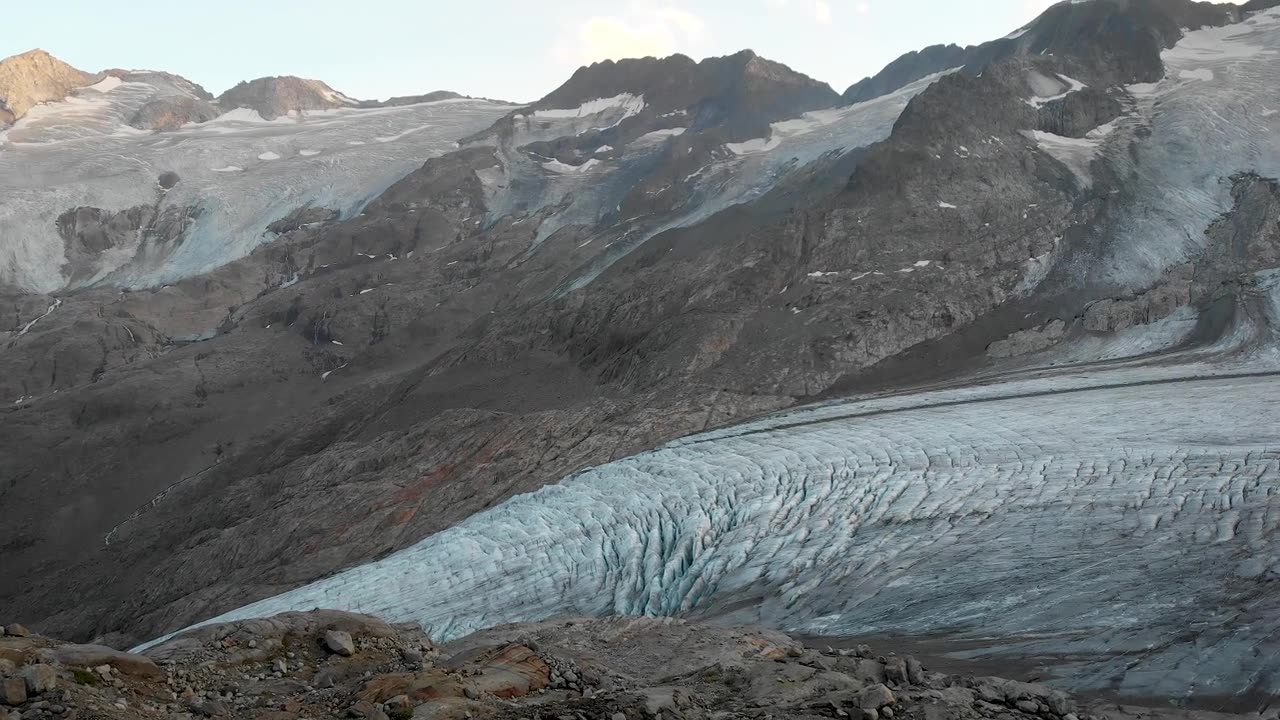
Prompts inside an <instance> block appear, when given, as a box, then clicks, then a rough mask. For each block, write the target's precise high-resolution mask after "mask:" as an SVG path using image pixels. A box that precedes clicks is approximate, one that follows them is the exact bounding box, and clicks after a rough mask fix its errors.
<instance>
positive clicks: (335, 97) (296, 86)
mask: <svg viewBox="0 0 1280 720" xmlns="http://www.w3.org/2000/svg"><path fill="white" fill-rule="evenodd" d="M359 104H360V102H359V101H358V100H353V99H351V98H349V97H347V96H346V95H343V94H342V93H340V92H338V91H337V90H334V89H333V88H331V87H329V86H328V85H326V84H324V83H322V82H320V81H319V80H304V79H302V78H297V77H292V76H284V77H264V78H258V79H257V80H251V81H248V82H241V83H239V84H237V85H236V86H235V87H233V88H231V89H230V90H228V91H226V92H224V93H222V94H221V95H219V96H218V106H219V107H221V108H223V109H224V110H234V109H236V108H248V109H249V110H253V111H255V112H257V113H258V114H259V115H261V116H262V117H263V118H264V119H266V120H275V119H276V118H278V117H281V116H283V115H288V114H289V113H302V112H310V111H314V110H333V109H335V108H342V107H355V106H357V105H359Z"/></svg>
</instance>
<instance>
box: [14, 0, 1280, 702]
mask: <svg viewBox="0 0 1280 720" xmlns="http://www.w3.org/2000/svg"><path fill="white" fill-rule="evenodd" d="M1184 28H1194V29H1184ZM1024 30H1025V32H1022V33H1021V34H1020V35H1018V36H1017V37H1013V38H1005V39H1003V40H998V41H995V43H994V44H988V45H987V46H978V47H979V48H983V47H986V48H987V49H986V50H983V51H982V53H987V54H982V53H978V54H976V55H973V56H972V57H977V58H979V59H978V60H968V59H967V58H968V57H970V55H967V54H966V53H971V52H977V51H971V50H959V51H957V50H955V49H948V48H945V47H944V48H942V49H941V50H933V51H924V52H922V53H919V54H917V55H914V56H912V57H911V58H908V59H905V60H902V61H900V62H898V63H895V64H894V65H892V66H890V69H889V70H886V73H882V74H881V76H880V79H879V80H876V81H875V82H873V83H869V84H867V85H865V86H864V89H863V90H859V91H858V93H856V97H854V98H849V100H850V101H845V100H842V99H841V98H840V97H839V96H837V95H836V94H835V93H834V91H832V90H831V89H830V88H828V87H826V86H824V85H822V84H820V83H817V82H815V81H813V80H811V79H809V78H806V77H804V76H803V75H800V74H798V73H794V72H792V71H790V70H787V69H786V68H785V66H782V65H780V64H777V63H774V62H771V61H767V60H764V59H762V58H759V57H757V56H755V55H754V53H750V52H743V53H739V54H736V55H732V56H729V57H725V58H712V59H708V60H704V61H702V62H698V63H694V62H693V61H692V60H690V59H688V58H684V57H681V56H675V57H672V58H666V59H653V58H650V59H643V60H635V61H623V62H614V63H599V64H596V65H593V66H590V67H587V68H583V69H581V70H579V71H578V72H577V73H575V75H574V76H573V77H572V78H570V79H569V80H568V81H567V82H566V83H565V84H564V85H563V86H562V87H560V88H558V89H557V90H555V91H554V92H552V93H551V94H549V95H548V96H547V97H545V98H542V99H540V100H539V101H538V102H536V103H534V104H533V105H531V106H529V107H521V108H516V107H512V106H508V105H503V104H499V103H491V102H485V101H474V100H467V101H455V100H451V101H448V102H442V103H437V104H431V103H427V104H419V105H411V106H405V107H403V108H392V109H377V110H372V109H362V108H360V107H352V108H351V109H350V110H342V111H341V112H336V113H329V114H322V115H320V116H319V117H316V116H315V114H314V113H312V114H308V113H303V114H302V115H301V117H300V118H298V117H294V118H288V119H285V118H283V116H281V117H277V118H276V119H275V120H274V121H272V120H268V119H266V115H262V111H261V110H260V109H255V113H254V115H260V116H261V118H259V117H256V116H251V115H250V113H240V114H233V115H232V116H231V117H223V118H220V119H217V120H214V121H211V122H209V123H205V124H203V125H201V126H197V127H184V128H183V129H181V130H180V131H178V133H182V134H178V133H174V134H167V135H162V136H159V137H158V138H157V136H155V135H151V134H145V133H143V134H116V131H117V130H118V129H119V124H118V122H119V121H118V120H116V119H114V118H118V117H123V113H122V112H120V111H119V110H112V109H111V108H115V107H116V102H117V101H116V100H115V99H112V97H111V96H112V94H113V93H117V92H120V90H122V89H123V88H116V89H114V90H111V91H109V92H107V93H104V95H106V96H107V97H106V98H105V99H104V100H103V102H102V103H101V104H100V105H94V106H93V107H101V108H102V110H101V112H102V113H104V114H105V113H108V111H110V112H111V113H114V114H112V115H110V117H111V118H113V119H112V120H111V122H110V123H106V121H103V122H104V125H103V127H110V128H113V130H112V131H111V135H110V138H108V137H107V136H108V133H105V132H100V131H99V130H95V128H97V127H98V126H97V125H94V124H92V123H90V122H88V121H87V120H83V116H81V117H80V118H79V121H80V124H79V125H77V124H76V123H70V122H65V119H66V116H63V120H64V121H62V122H58V123H57V124H56V127H55V126H54V125H53V124H50V125H48V126H40V125H38V124H37V123H25V124H24V127H22V128H15V129H13V130H10V131H9V138H10V142H11V143H13V144H14V145H15V146H17V147H18V148H19V149H20V150H21V151H22V152H26V151H36V152H41V153H42V155H41V159H42V164H41V165H40V166H39V169H38V171H36V170H33V169H32V168H33V167H34V166H32V165H30V164H29V163H28V164H23V159H22V158H21V157H18V153H16V152H4V153H0V182H7V183H11V185H10V186H9V187H6V188H0V189H3V190H5V193H4V194H3V195H0V196H2V197H6V198H8V197H19V196H20V197H21V198H23V202H22V203H21V204H13V205H12V206H11V207H14V208H15V210H12V211H10V212H9V213H8V215H0V222H4V221H6V218H7V219H8V220H7V221H8V222H11V223H15V224H14V225H10V226H8V227H0V230H4V232H3V233H0V235H3V236H5V237H19V238H22V241H23V243H24V244H21V245H19V246H18V247H17V248H16V249H15V250H13V251H11V253H10V255H9V256H8V258H5V257H4V256H0V262H4V263H8V264H7V265H3V266H0V268H3V269H4V270H5V272H6V273H7V274H5V275H0V278H3V280H4V281H5V282H6V283H7V284H8V288H7V289H6V290H5V291H4V293H3V304H2V305H0V307H2V308H5V309H4V310H3V315H4V317H7V318H11V320H10V321H9V322H8V323H7V324H8V326H9V328H10V329H9V332H8V334H7V335H6V336H5V338H4V343H5V347H4V352H3V353H2V354H0V397H4V398H12V401H10V402H6V403H4V405H3V409H0V424H2V425H3V427H4V430H5V432H4V433H0V477H3V478H11V480H9V481H8V483H7V484H6V485H4V486H3V487H2V488H0V493H3V495H0V499H2V500H3V502H2V503H0V505H2V506H3V507H6V508H18V510H17V511H16V512H12V513H11V515H9V516H7V517H6V520H7V521H8V522H6V523H4V524H3V525H0V552H3V553H4V557H5V561H6V562H5V567H6V573H7V575H6V577H8V578H10V579H12V580H13V582H11V583H7V584H4V585H0V606H3V607H6V608H9V609H10V612H11V613H12V614H13V615H14V616H15V617H16V618H17V619H18V620H19V621H20V622H24V623H28V624H30V625H33V626H35V627H36V628H37V629H38V630H40V631H42V632H44V633H54V634H62V635H65V636H67V637H70V638H73V639H76V640H96V641H98V642H103V643H106V644H110V645H113V646H117V647H126V646H132V645H136V644H139V643H144V642H149V641H153V640H156V639H157V638H161V637H163V636H166V635H168V634H170V633H173V632H177V631H180V630H182V629H184V628H188V627H189V626H192V625H197V624H201V623H207V622H215V621H216V622H218V623H222V622H243V621H246V620H249V619H251V618H257V617H262V616H265V615H271V614H274V613H277V612H284V611H308V610H311V609H313V608H315V607H317V606H322V607H336V609H340V610H349V611H352V612H366V613H373V614H375V615H377V616H379V617H380V618H382V619H383V620H386V621H390V622H404V623H419V624H420V625H422V626H423V628H425V629H426V630H427V631H429V632H430V634H431V635H432V636H433V637H434V638H436V639H437V640H444V639H452V638H458V637H461V636H463V635H466V634H468V633H471V632H472V631H476V630H483V629H485V628H489V627H492V626H495V625H502V624H504V623H510V622H531V621H543V620H547V619H549V618H557V617H571V616H580V615H588V616H601V615H610V614H616V615H642V616H643V615H647V616H661V617H668V616H669V617H674V618H680V619H684V618H703V619H711V620H716V621H718V622H723V623H754V624H764V625H767V626H771V627H775V628H780V629H784V630H788V631H794V632H797V633H803V634H805V635H809V636H836V637H839V638H844V639H853V638H857V637H865V636H868V635H873V636H885V635H895V636H906V637H908V638H912V639H914V640H915V641H919V642H922V643H925V645H926V646H927V647H930V648H935V649H937V652H938V653H939V654H941V655H946V654H949V653H952V652H962V653H965V654H966V656H968V657H981V658H983V659H984V662H992V663H1000V664H1003V665H1008V666H1017V667H1032V666H1034V667H1036V672H1037V673H1038V674H1041V675H1043V677H1044V678H1045V679H1046V680H1047V681H1048V682H1051V683H1053V684H1055V685H1056V686H1058V687H1062V688H1069V689H1072V690H1075V691H1079V692H1084V693H1099V694H1111V695H1112V696H1114V697H1118V698H1121V699H1123V700H1124V701H1126V702H1128V701H1136V700H1138V699H1143V698H1147V699H1149V698H1174V697H1176V698H1179V699H1180V701H1183V702H1189V703H1200V704H1203V705H1204V706H1209V705H1212V706H1213V707H1217V708H1220V707H1226V706H1227V705H1230V706H1231V707H1238V706H1241V707H1242V706H1245V705H1247V704H1248V703H1250V702H1252V699H1253V698H1257V697H1261V696H1267V695H1273V694H1275V693H1276V692H1280V685H1277V681H1276V678H1277V677H1278V675H1277V672H1280V666H1278V665H1277V657H1280V656H1277V655H1276V653H1275V652H1274V649H1275V648H1274V643H1275V641H1274V637H1273V635H1274V633H1272V632H1271V631H1270V628H1272V627H1275V626H1276V621H1277V620H1278V619H1280V602H1277V600H1276V599H1275V594H1274V593H1272V592H1269V589H1270V588H1271V586H1272V585H1273V584H1274V582H1275V579H1276V578H1277V577H1280V575H1278V574H1277V573H1280V567H1277V566H1276V562H1275V557H1277V556H1280V555H1278V553H1280V546H1278V545H1277V543H1280V536H1278V535H1277V533H1276V532H1275V529H1276V528H1275V523H1274V522H1273V518H1274V517H1275V502H1274V501H1275V498H1276V497H1277V488H1278V487H1280V485H1278V483H1280V474H1278V473H1280V470H1278V469H1277V465H1276V462H1275V447H1276V446H1278V445H1280V438H1277V437H1276V434H1275V431H1274V430H1273V428H1274V427H1275V425H1276V421H1277V420H1280V418H1278V417H1276V414H1277V408H1276V405H1275V403H1274V402H1272V398H1274V397H1276V393H1277V390H1278V388H1277V387H1275V385H1276V383H1277V380H1276V378H1277V377H1280V368H1277V367H1276V357H1277V356H1276V351H1275V348H1276V347H1277V344H1276V343H1277V339H1278V338H1280V299H1278V298H1280V232H1277V227H1280V225H1277V222H1278V221H1280V184H1278V181H1277V179H1278V178H1280V142H1278V141H1277V140H1276V138H1277V137H1280V125H1278V124H1277V123H1280V108H1276V107H1275V101H1274V98H1275V93H1276V89H1277V84H1278V83H1280V77H1278V76H1277V74H1276V72H1275V68H1274V62H1273V55H1274V53H1276V52H1280V10H1276V9H1274V8H1269V7H1261V6H1260V5H1259V6H1255V7H1253V8H1249V7H1245V8H1241V7H1238V6H1230V7H1228V6H1211V5H1201V4H1192V3H1184V2H1180V1H1179V0H1171V1H1170V2H1164V3H1156V2H1147V1H1145V0H1125V1H1122V0H1091V2H1075V3H1063V4H1060V5H1056V6H1054V7H1052V8H1050V9H1049V10H1048V11H1047V12H1046V13H1045V14H1044V15H1042V16H1041V17H1040V18H1039V19H1037V20H1036V21H1035V22H1033V23H1032V24H1030V25H1029V26H1028V27H1027V28H1025V29H1024ZM1042 51H1043V52H1042ZM952 63H963V65H964V67H960V65H957V64H952ZM940 65H946V67H939V66H940ZM935 68H936V69H935ZM930 70H933V71H932V72H929V71H930ZM308 87H312V86H308ZM312 89H314V88H312ZM285 96H287V93H285V94H282V95H281V97H285ZM263 97H267V98H271V97H275V96H273V95H272V94H271V93H266V94H265V95H263ZM852 100H856V101H852ZM119 102H120V103H123V102H124V101H123V100H120V101H119ZM272 103H274V104H272ZM263 107H266V108H267V109H268V112H272V111H275V112H288V111H289V110H297V109H298V107H295V106H290V103H288V102H282V103H275V101H274V100H271V101H270V102H269V103H268V104H267V105H264V106H263ZM271 108H274V110H272V109H271ZM246 109H252V108H246ZM94 117H97V116H94ZM299 120H300V121H299ZM95 122H96V121H95ZM112 123H114V124H112ZM427 125H430V126H431V127H430V129H423V128H424V126H427ZM68 128H75V132H76V133H79V134H78V135H77V136H76V137H75V139H73V140H64V141H57V140H58V138H59V137H64V136H65V135H66V134H69V133H71V132H72V130H70V129H68ZM37 133H45V134H44V135H39V136H38V135H37ZM94 133H97V134H94ZM50 139H53V140H55V142H44V144H42V145H37V143H36V142H35V141H36V140H41V141H47V140H50ZM28 141H30V142H28ZM353 142H354V143H359V144H355V145H352V144H351V143H353ZM24 143H25V145H24ZM86 147H89V148H92V152H91V154H90V153H89V151H86V150H85V148H86ZM103 147H109V148H110V150H111V152H109V153H108V152H102V148H103ZM312 150H316V151H318V152H317V153H316V154H314V155H312V154H304V151H307V152H310V151H312ZM415 154H416V155H415ZM104 158H105V159H104ZM112 158H115V159H112ZM89 161H92V162H96V163H100V164H99V165H94V166H93V167H95V168H97V171H96V172H95V173H86V172H84V170H83V168H85V167H86V162H89ZM140 161H141V168H140V169H139V164H140ZM5 162H8V163H12V164H10V165H7V166H5V165H3V163H5ZM224 163H225V165H224ZM167 172H172V173H174V176H176V177H174V176H168V175H165V173H167ZM162 175H163V181H162ZM22 183H25V184H22ZM6 209H7V208H6ZM24 213H25V214H24ZM17 229H20V230H21V232H20V233H19V232H17V231H16V230H17ZM1222 608H1231V609H1232V610H1231V612H1222V611H1221V609H1222ZM674 622H675V621H673V623H674ZM228 637H229V636H228ZM224 647H225V645H224ZM815 662H817V661H816V660H815ZM717 672H721V671H717ZM723 672H728V671H727V670H725V671H723ZM895 692H896V691H895ZM939 692H943V691H942V690H939ZM1015 694H1016V693H1015ZM990 697H991V698H993V699H992V700H987V701H984V702H994V701H995V700H998V699H999V697H997V696H996V695H991V696H990ZM1000 697H1004V698H1005V700H1004V701H1007V700H1008V696H1007V695H1003V696H1000ZM1019 697H1021V696H1019ZM1023 699H1024V700H1025V698H1023ZM1004 701H1002V702H1004ZM1015 702H1016V701H1015ZM966 707H969V708H974V707H976V708H980V709H984V710H985V711H986V712H988V713H996V712H1003V711H997V710H992V709H991V708H987V707H986V706H984V705H974V704H972V703H969V704H967V705H966ZM1024 707H1026V706H1024ZM1036 707H1037V712H1039V709H1038V708H1039V705H1037V706H1036ZM1028 712H1029V711H1028Z"/></svg>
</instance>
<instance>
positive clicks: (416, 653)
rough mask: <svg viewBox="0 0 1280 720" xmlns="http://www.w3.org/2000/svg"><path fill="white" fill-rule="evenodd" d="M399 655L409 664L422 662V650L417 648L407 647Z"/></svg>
mask: <svg viewBox="0 0 1280 720" xmlns="http://www.w3.org/2000/svg"><path fill="white" fill-rule="evenodd" d="M400 656H401V658H402V659H403V660H404V661H405V662H406V663H408V664H409V665H421V664H422V651H421V650H419V649H417V648H407V649H405V651H404V652H403V653H401V655H400Z"/></svg>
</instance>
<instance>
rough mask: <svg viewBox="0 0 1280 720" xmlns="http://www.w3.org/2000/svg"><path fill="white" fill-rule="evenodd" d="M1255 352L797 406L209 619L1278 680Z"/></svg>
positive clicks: (1171, 680) (1277, 494) (1278, 411)
mask: <svg viewBox="0 0 1280 720" xmlns="http://www.w3.org/2000/svg"><path fill="white" fill-rule="evenodd" d="M1274 368H1275V366H1274V365H1272V364H1269V363H1267V364H1259V363H1258V362H1257V361H1249V362H1243V363H1241V364H1238V365H1234V366H1222V365H1205V364H1198V363H1189V364H1187V365H1184V366H1177V367H1144V366H1140V365H1134V366H1132V367H1122V368H1117V369H1113V370H1110V371H1106V372H1094V373H1090V374H1086V375H1080V374H1075V373H1062V374H1057V375H1045V376H1042V377H1028V378H1026V379H1023V380H1015V381H1011V382H1006V383H1000V384H994V385H988V386H972V387H965V388H955V389H944V390H937V391H933V392H925V393H919V394H912V395H901V396H891V397H885V398H877V399H869V400H861V401H852V402H841V403H833V404H830V405H827V406H824V407H820V408H811V409H805V410H799V411H794V412H790V413H787V414H785V415H780V416H777V417H773V418H769V419H766V420H763V421H760V422H757V423H752V424H748V425H744V426H740V427H736V428H730V429H726V430H721V431H717V432H713V433H708V434H705V435H700V436H695V437H691V438H687V439H685V440H682V441H678V442H674V443H671V444H669V445H667V446H665V447H662V448H660V449H657V450H655V451H652V452H648V453H644V454H642V455H638V456H635V457H632V458H629V459H626V460H622V461H619V462H615V463H611V464H608V465H604V466H601V467H596V468H591V469H588V470H585V471H583V472H581V473H579V474H577V475H575V476H574V477H571V478H569V479H567V480H565V481H564V482H563V483H561V484H559V485H556V486H552V487H547V488H544V489H542V490H540V491H538V492H535V493H531V494H528V495H523V496H519V497H516V498H513V499H511V500H509V501H508V502H506V503H504V504H503V505H501V506H498V507H496V508H494V509H492V510H490V511H488V512H485V513H483V514H480V515H476V516H474V517H472V518H470V519H468V520H467V521H466V522H464V523H462V524H461V525H458V526H456V527H454V528H452V529H450V530H447V531H445V532H442V533H439V534H437V535H434V536H432V537H430V538H427V539H426V540H424V541H422V542H421V543H419V544H417V545H414V546H412V547H410V548H407V549H405V550H403V551H400V552H398V553H396V554H394V555H391V556H389V557H387V558H385V559H383V560H381V561H378V562H375V563H371V564H368V565H365V566H361V567H357V568H354V569H351V570H348V571H346V572H343V573H340V574H338V575H335V576H332V577H329V578H326V579H324V580H321V581H318V582H316V583H313V584H311V585H308V586H306V587H302V588H299V589H297V590H294V591H292V592H288V593H285V594H282V595H279V596H277V597H274V598H270V599H267V600H263V601H260V602H257V603H254V604H252V605H248V606H246V607H243V608H240V609H238V610H236V611H234V612H231V613H227V614H226V615H223V616H220V617H218V618H214V619H213V620H211V622H216V621H224V620H230V619H238V618H250V617H258V616H264V615H270V614H274V613H278V612H283V611H287V610H301V609H310V608H313V607H326V608H330V607H331V608H341V609H346V610H352V611H358V612H365V613H370V614H373V615H377V616H379V617H383V618H386V619H389V620H395V621H417V622H420V623H422V624H423V625H424V626H425V627H427V628H429V629H430V631H431V632H432V634H433V635H434V636H435V637H437V638H441V639H447V638H453V637H458V636H460V635H463V634H466V633H468V632H471V631H474V630H478V629H481V628H484V627H488V626H492V625H495V624H500V623H506V622H514V621H526V620H534V619H540V618H546V617H553V616H558V615H605V614H635V615H702V616H716V617H720V618H722V619H726V620H735V621H751V622H763V623H767V624H770V625H774V626H778V627H781V628H784V629H787V630H792V631H800V632H807V633H816V634H825V635H868V634H875V633H887V632H894V633H909V634H925V633H938V632H946V633H949V634H952V635H956V636H961V637H970V638H987V639H992V638H995V639H994V640H990V647H989V648H988V651H989V652H991V653H1008V654H1012V655H1036V656H1040V655H1046V654H1048V655H1058V656H1071V657H1078V658H1089V660H1079V661H1078V663H1079V665H1080V667H1078V668H1076V669H1075V671H1074V672H1073V673H1072V676H1071V683H1072V684H1073V685H1074V686H1075V687H1096V688H1102V687H1111V688H1113V689H1118V690H1120V691H1122V692H1128V693H1132V694H1159V695H1177V694H1180V693H1184V692H1186V693H1191V694H1205V693H1208V694H1215V695H1216V694H1228V693H1237V692H1244V691H1246V690H1249V689H1251V688H1262V689H1265V690H1267V691H1270V692H1275V691H1277V690H1280V593H1275V592H1274V587H1275V584H1276V583H1277V582H1278V581H1280V533H1278V532H1277V531H1278V529H1280V431H1278V430H1277V429H1276V428H1277V427H1280V376H1277V373H1276V372H1275V370H1274ZM1215 375H1216V376H1215ZM1188 418H1195V422H1194V423H1189V422H1188V421H1187V419H1188Z"/></svg>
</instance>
